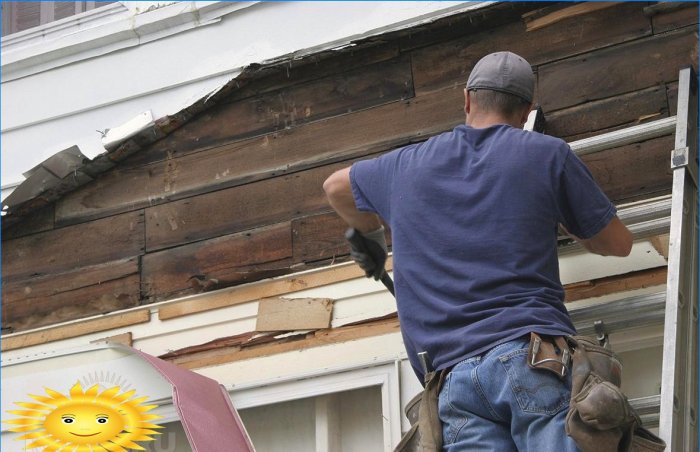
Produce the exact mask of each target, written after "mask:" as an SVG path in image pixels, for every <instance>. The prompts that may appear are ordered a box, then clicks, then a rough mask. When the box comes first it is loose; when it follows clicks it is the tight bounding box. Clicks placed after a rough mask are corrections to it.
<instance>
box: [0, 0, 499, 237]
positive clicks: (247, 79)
mask: <svg viewBox="0 0 700 452" xmlns="http://www.w3.org/2000/svg"><path fill="white" fill-rule="evenodd" d="M503 5H504V3H502V2H475V3H469V4H467V5H466V6H465V7H463V8H460V9H455V10H451V11H449V12H447V13H444V14H440V15H438V16H432V17H429V18H418V20H417V21H413V22H411V23H402V24H398V25H397V26H395V27H394V28H393V29H388V30H382V31H381V32H380V34H375V35H371V36H366V37H362V38H360V39H355V40H351V41H350V42H346V43H334V45H333V46H332V47H330V48H325V49H324V48H315V49H306V50H304V51H300V52H295V53H292V54H287V55H283V56H281V57H278V58H274V59H272V60H268V61H264V62H262V63H256V64H251V65H249V66H247V67H245V68H244V69H243V70H242V72H241V73H240V74H239V75H238V76H236V77H235V78H233V79H232V80H230V81H229V82H227V83H225V84H224V85H222V86H221V87H219V88H218V89H216V90H214V91H213V92H211V93H210V94H208V95H206V96H204V97H202V98H200V99H199V100H197V101H195V102H194V103H193V104H191V105H190V106H188V107H186V108H184V109H182V110H180V111H179V112H177V113H175V114H172V115H167V116H164V117H161V118H158V119H155V120H154V119H153V117H152V115H151V113H150V111H147V112H144V113H141V114H140V115H138V116H137V117H136V118H134V119H132V120H130V121H128V122H127V123H126V124H123V125H121V126H119V127H116V128H113V129H108V130H106V131H105V132H103V137H102V144H103V147H104V148H105V152H103V153H101V154H99V155H98V156H96V157H95V158H94V159H92V160H91V159H89V158H88V157H86V156H85V155H84V154H83V153H82V152H81V151H80V149H79V148H78V146H71V147H69V148H68V149H65V150H63V151H60V152H58V153H56V154H54V155H52V156H51V157H49V158H48V159H46V160H44V161H43V162H41V163H40V164H39V165H37V166H36V167H34V168H32V169H31V170H29V171H27V172H26V173H24V176H25V177H26V179H25V180H24V181H23V182H22V183H21V184H20V185H19V186H18V187H17V188H16V189H15V190H14V191H13V192H12V193H11V194H10V195H9V196H8V197H7V198H5V199H4V200H3V202H2V228H3V229H5V228H6V227H9V226H12V225H15V224H17V223H19V222H20V221H21V220H22V219H23V218H25V217H27V216H28V215H30V214H32V213H34V212H35V211H37V210H39V209H41V208H42V207H44V206H47V205H49V204H51V203H53V202H55V201H57V200H58V199H60V198H61V197H62V196H64V195H65V194H67V193H69V192H71V191H73V190H75V189H77V188H78V187H81V186H82V185H85V184H87V183H88V182H90V181H92V180H94V179H95V178H97V177H98V176H99V175H100V174H102V173H104V172H106V171H109V170H110V169H112V168H113V167H115V166H116V165H117V164H118V163H119V162H120V161H122V160H124V159H126V158H127V157H129V156H130V155H132V154H133V153H135V152H137V151H139V150H141V149H143V148H145V147H147V146H148V145H150V144H152V143H154V142H155V141H157V140H159V139H161V138H163V137H165V136H167V135H169V134H170V133H171V132H173V131H174V130H176V129H178V128H180V127H181V126H183V125H184V124H186V123H187V122H189V121H190V120H191V119H192V118H194V117H195V116H197V115H199V114H201V113H202V112H204V111H206V110H209V109H210V108H212V107H213V106H215V105H216V104H217V103H219V102H221V101H222V100H224V99H225V98H227V97H228V96H229V95H230V94H231V93H232V92H234V91H236V90H238V89H240V88H242V87H243V86H246V85H248V84H249V83H251V82H253V81H255V80H258V79H261V78H264V77H266V76H268V75H272V74H275V73H279V72H285V71H287V70H288V69H289V68H290V67H291V66H292V65H295V66H302V65H305V64H313V63H318V62H319V61H322V60H324V59H327V58H329V57H331V56H336V55H338V54H342V53H348V54H351V53H352V52H356V51H358V50H360V49H364V48H369V47H372V46H374V45H379V44H381V43H384V42H387V41H389V40H393V39H398V38H400V37H402V36H408V35H411V34H414V33H416V32H418V31H423V30H426V29H430V28H432V27H439V26H441V25H447V26H449V25H450V23H451V22H450V21H451V20H453V18H454V17H455V16H456V15H460V16H461V17H466V18H468V19H469V21H470V22H471V21H472V19H476V20H475V21H474V22H475V23H478V21H479V19H483V18H485V17H486V11H487V10H489V11H490V10H492V9H495V8H498V7H502V6H503Z"/></svg>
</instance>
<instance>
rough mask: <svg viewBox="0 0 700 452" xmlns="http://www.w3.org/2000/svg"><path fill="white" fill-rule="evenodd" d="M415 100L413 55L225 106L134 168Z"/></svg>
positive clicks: (157, 146)
mask: <svg viewBox="0 0 700 452" xmlns="http://www.w3.org/2000/svg"><path fill="white" fill-rule="evenodd" d="M410 97H413V81H412V74H411V64H410V58H409V56H408V55H403V56H400V57H398V58H395V59H393V60H389V61H383V62H380V63H377V64H373V65H370V66H366V67H361V68H358V69H354V70H350V71H347V72H343V73H340V74H335V75H331V76H329V77H326V78H323V79H319V80H314V81H311V82H307V83H302V84H299V85H292V86H286V87H284V88H282V89H280V90H276V91H270V92H267V93H262V94H261V95H259V96H255V97H252V98H248V99H244V100H240V101H237V102H234V103H231V104H221V105H217V106H215V107H214V108H212V109H210V110H208V111H206V112H205V113H204V114H202V115H200V116H199V117H197V118H196V119H194V120H193V121H191V122H190V123H188V124H186V125H185V126H183V127H181V128H180V129H178V130H176V131H175V132H173V133H172V134H170V135H169V136H167V137H165V138H164V139H162V140H160V141H157V142H156V143H154V144H153V145H152V146H151V147H149V149H148V150H146V151H145V152H139V153H138V155H136V156H134V157H133V158H130V159H129V164H130V165H133V164H135V163H138V164H144V163H148V162H153V161H160V160H165V159H166V158H167V157H168V156H169V155H173V156H179V155H184V154H187V153H190V152H194V151H197V150H201V149H203V148H207V147H211V146H216V145H221V144H224V143H227V142H232V141H236V140H239V139H242V138H247V137H251V136H257V135H262V134H264V133H269V132H271V131H275V130H284V129H287V128H290V127H294V126H298V125H301V124H304V123H307V122H311V121H315V120H318V119H322V118H326V117H330V116H336V115H340V114H343V113H349V112H352V111H355V110H361V109H365V108H369V107H372V106H376V105H381V104H385V103H388V102H392V101H396V100H400V99H406V98H410Z"/></svg>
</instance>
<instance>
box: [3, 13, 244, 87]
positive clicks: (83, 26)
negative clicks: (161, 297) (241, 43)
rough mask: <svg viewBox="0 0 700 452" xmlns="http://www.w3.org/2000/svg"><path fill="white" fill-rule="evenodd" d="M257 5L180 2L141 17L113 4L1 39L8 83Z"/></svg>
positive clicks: (211, 22)
mask: <svg viewBox="0 0 700 452" xmlns="http://www.w3.org/2000/svg"><path fill="white" fill-rule="evenodd" d="M256 3H258V2H176V3H173V4H170V5H167V6H165V7H161V8H157V9H153V10H146V11H144V12H139V10H137V9H132V10H129V9H128V8H125V7H124V5H122V4H121V3H116V4H113V5H108V6H106V7H103V8H98V9H95V10H92V11H87V12H85V13H82V14H78V15H75V16H71V17H68V18H65V19H62V20H60V21H56V22H51V23H49V24H46V25H43V26H40V27H36V28H32V29H31V30H27V31H25V32H20V33H16V34H12V35H9V36H8V37H6V38H3V39H2V66H1V68H2V78H3V82H5V81H10V80H14V79H17V78H20V77H26V76H28V75H32V74H36V73H39V72H43V71H46V70H49V69H53V68H56V67H59V66H64V65H66V64H71V63H74V62H76V61H81V60H85V59H88V58H93V57H96V56H99V55H104V54H106V53H110V52H114V51H116V50H120V49H123V48H127V47H132V46H136V45H139V44H143V43H146V42H151V41H155V40H157V39H161V38H165V37H167V36H171V35H174V34H177V33H181V32H183V31H186V30H190V29H192V28H196V27H201V26H205V25H210V24H213V23H217V22H218V21H220V20H221V17H222V16H224V15H226V14H230V13H232V12H234V11H239V10H241V9H244V8H248V7H249V6H252V5H254V4H256Z"/></svg>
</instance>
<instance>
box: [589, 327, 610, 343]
mask: <svg viewBox="0 0 700 452" xmlns="http://www.w3.org/2000/svg"><path fill="white" fill-rule="evenodd" d="M593 328H594V329H595V334H596V336H595V338H596V339H597V340H598V343H599V344H600V346H601V347H605V348H609V345H610V340H609V338H608V333H607V332H606V331H605V323H603V321H602V320H596V321H595V322H593Z"/></svg>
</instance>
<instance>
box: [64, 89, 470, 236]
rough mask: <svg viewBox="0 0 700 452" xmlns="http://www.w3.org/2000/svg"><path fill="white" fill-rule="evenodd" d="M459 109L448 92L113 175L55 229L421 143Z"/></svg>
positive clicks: (67, 211)
mask: <svg viewBox="0 0 700 452" xmlns="http://www.w3.org/2000/svg"><path fill="white" fill-rule="evenodd" d="M463 104H464V99H463V95H462V92H461V90H454V89H451V88H448V89H445V90H440V91H436V92H433V93H430V94H427V95H424V96H422V97H420V98H415V99H411V100H406V101H400V102H393V103H390V104H386V105H382V106H378V107H374V108H372V109H369V110H363V111H359V112H355V113H353V114H350V115H343V116H339V117H333V118H329V119H325V120H322V121H317V122H314V123H309V124H306V125H304V126H303V127H298V128H293V129H289V130H283V131H280V132H275V133H272V134H269V135H265V136H262V137H258V138H251V139H247V140H243V141H240V142H236V143H232V144H228V145H224V146H220V147H217V148H213V149H210V150H207V151H203V152H198V153H196V154H190V155H185V156H181V157H177V158H176V157H172V158H170V157H169V158H168V159H167V160H166V161H165V162H159V163H154V164H150V165H146V166H144V167H139V168H125V169H117V170H113V171H111V172H110V173H108V174H106V175H104V176H103V177H101V178H99V179H98V180H96V181H95V182H93V183H92V184H90V185H89V186H87V187H85V188H83V189H81V190H79V191H77V192H75V193H73V194H69V195H68V196H66V197H65V198H64V199H63V200H61V201H60V202H59V203H58V204H57V208H56V218H57V222H59V223H61V224H70V223H72V222H75V221H83V220H85V219H89V218H95V217H100V216H104V215H107V214H113V213H116V212H120V211H125V210H131V209H135V208H142V207H148V206H151V205H154V204H161V203H163V202H166V201H170V200H178V199H182V198H184V197H187V196H193V195H197V194H202V193H207V192H211V191H214V190H219V189H222V188H228V187H234V186H238V185H241V184H245V183H249V182H253V181H258V180H262V179H266V178H269V177H273V176H278V175H280V174H286V173H291V172H295V171H300V170H305V169H309V168H314V167H318V166H322V165H326V164H330V163H334V162H338V161H342V160H347V159H350V158H354V157H359V156H364V155H369V154H371V153H374V152H378V151H382V150H387V149H392V148H394V147H398V146H402V145H405V144H409V143H411V142H413V141H420V140H424V139H426V138H428V137H429V136H431V135H434V134H436V133H439V132H443V131H446V130H449V129H451V128H453V127H454V126H456V125H458V124H460V123H461V122H463V121H464V112H463V107H464V105H463ZM358 131H362V133H358Z"/></svg>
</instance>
